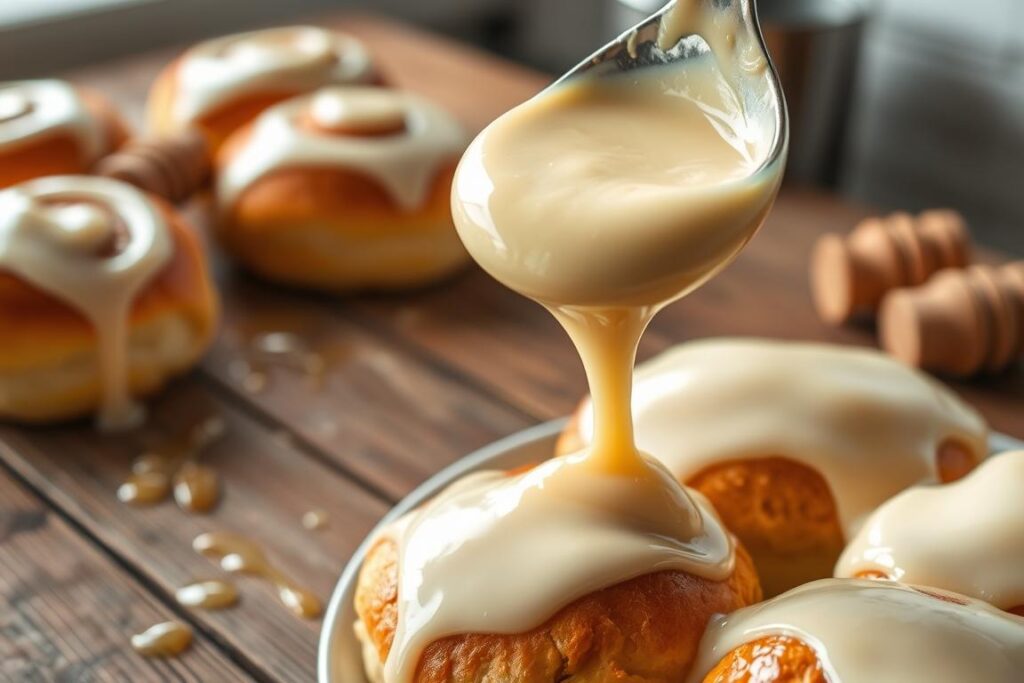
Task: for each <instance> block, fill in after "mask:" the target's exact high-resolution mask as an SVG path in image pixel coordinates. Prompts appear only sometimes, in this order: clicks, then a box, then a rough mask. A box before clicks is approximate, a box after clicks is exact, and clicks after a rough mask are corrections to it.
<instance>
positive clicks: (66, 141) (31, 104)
mask: <svg viewBox="0 0 1024 683" xmlns="http://www.w3.org/2000/svg"><path fill="white" fill-rule="evenodd" d="M127 137H128V129H127V127H126V125H125V123H124V121H123V120H122V119H121V117H120V115H119V114H118V113H117V111H116V110H115V108H114V107H113V105H112V104H111V103H110V102H108V101H107V100H106V99H104V98H103V97H101V96H99V95H97V94H95V93H93V92H90V91H88V90H84V89H82V88H76V87H75V86H73V85H71V84H70V83H66V82H64V81H60V80H56V79H45V80H34V81H8V82H5V83H0V188H4V187H9V186H11V185H14V184H17V183H20V182H22V181H24V180H29V179H31V178H38V177H41V176H46V175H59V174H68V173H86V172H87V171H89V169H90V168H92V166H93V165H94V164H95V163H96V162H97V161H98V160H99V159H100V158H101V157H103V156H104V155H106V154H109V153H110V152H112V151H113V150H115V149H117V148H118V147H120V146H121V144H123V143H124V141H125V140H126V139H127Z"/></svg>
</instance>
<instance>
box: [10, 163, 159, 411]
mask: <svg viewBox="0 0 1024 683" xmlns="http://www.w3.org/2000/svg"><path fill="white" fill-rule="evenodd" d="M122 232H123V234H122ZM173 249H174V244H173V241H172V239H171V236H170V232H169V230H168V227H167V225H166V223H165V221H164V218H163V216H162V215H161V214H160V212H159V211H158V210H157V209H156V207H155V206H153V204H152V203H151V202H150V201H149V200H148V199H147V198H146V196H145V195H143V194H142V193H141V192H139V191H138V190H136V189H135V188H133V187H131V186H129V185H125V184H124V183H120V182H118V181H114V180H108V179H106V178H98V177H85V176H52V177H48V178H40V179H37V180H32V181H29V182H27V183H22V184H21V185H18V186H15V187H13V188H10V189H7V190H4V191H3V192H0V268H2V269H4V270H8V271H11V272H13V273H15V274H16V275H18V276H19V277H20V278H22V279H24V280H25V281H27V282H30V283H32V284H33V285H35V286H36V287H39V288H40V289H42V290H44V291H46V292H48V293H50V294H52V295H53V296H55V297H57V298H58V299H60V300H62V301H64V302H65V303H67V304H68V305H70V306H71V307H73V308H74V309H75V310H77V311H78V312H79V313H81V314H82V316H84V317H85V318H86V320H88V321H89V323H91V325H92V327H93V329H94V331H95V334H96V347H97V357H98V362H99V374H100V382H101V391H102V396H101V401H100V408H99V423H100V426H101V427H102V428H104V429H112V430H113V429H124V428H128V427H131V426H134V425H136V424H138V423H139V421H140V420H141V419H142V417H143V411H142V408H141V407H140V406H138V405H137V404H136V403H135V402H134V401H133V400H132V397H131V394H130V390H129V368H128V329H129V318H130V314H131V306H132V303H133V301H134V300H135V298H136V296H137V295H138V293H139V292H140V291H141V289H142V288H143V287H144V286H145V285H146V284H147V283H148V282H150V281H151V280H152V278H153V277H154V276H155V275H156V274H157V273H158V272H159V271H160V269H161V268H163V267H164V265H166V264H167V262H168V261H169V260H170V259H171V257H172V255H173ZM107 252H113V253H112V254H108V253H107Z"/></svg>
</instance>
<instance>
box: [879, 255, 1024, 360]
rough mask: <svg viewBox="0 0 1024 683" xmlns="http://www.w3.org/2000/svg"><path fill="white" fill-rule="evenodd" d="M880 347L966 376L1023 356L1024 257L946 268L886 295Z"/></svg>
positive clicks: (898, 355)
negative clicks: (923, 281) (996, 263)
mask: <svg viewBox="0 0 1024 683" xmlns="http://www.w3.org/2000/svg"><path fill="white" fill-rule="evenodd" d="M878 332H879V336H880V338H881V342H882V346H883V348H885V350H886V351H888V352H889V353H890V354H891V355H893V356H895V357H896V358H898V359H900V360H901V361H903V362H905V363H907V364H909V365H913V366H915V367H919V368H923V369H925V370H932V371H935V372H941V373H945V374H949V375H954V376H960V377H966V376H969V375H974V374H977V373H979V372H998V371H999V370H1003V369H1005V368H1006V367H1008V366H1009V365H1010V364H1012V363H1013V362H1014V361H1016V360H1017V359H1018V358H1020V357H1021V356H1022V355H1024V261H1018V262H1016V263H1011V264H1008V265H1005V266H1002V267H993V266H971V267H970V268H968V269H966V270H946V271H943V272H941V273H938V274H937V275H935V277H933V278H932V279H931V280H929V281H928V282H927V283H926V284H924V285H922V286H919V287H914V288H907V289H900V290H897V291H894V292H892V293H890V294H888V295H887V296H886V297H885V299H884V301H883V302H882V306H881V309H880V311H879V319H878Z"/></svg>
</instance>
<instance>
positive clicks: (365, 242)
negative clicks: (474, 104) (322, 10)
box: [215, 87, 468, 291]
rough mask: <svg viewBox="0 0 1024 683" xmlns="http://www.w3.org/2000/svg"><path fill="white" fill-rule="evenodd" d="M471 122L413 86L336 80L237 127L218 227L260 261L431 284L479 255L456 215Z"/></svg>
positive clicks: (360, 283)
mask: <svg viewBox="0 0 1024 683" xmlns="http://www.w3.org/2000/svg"><path fill="white" fill-rule="evenodd" d="M465 142H466V138H465V133H464V132H463V130H462V128H461V126H459V124H458V123H456V122H455V120H454V119H452V117H451V116H449V115H448V114H447V113H445V112H444V111H442V110H441V109H439V108H438V107H436V106H434V105H433V104H431V103H429V102H426V101H424V100H423V99H421V98H419V97H416V96H414V95H410V94H408V93H403V92H399V91H396V90H390V89H384V88H374V87H348V88H338V87H334V88H325V89H322V90H320V91H317V92H316V93H313V94H311V95H308V96H304V97H298V98H294V99H292V100H289V101H287V102H283V103H281V104H279V105H277V106H275V107H273V108H271V109H269V110H267V111H266V112H264V113H263V114H262V115H260V117H259V118H258V119H257V120H256V121H255V122H253V124H252V125H251V126H247V127H245V128H243V129H242V130H240V131H238V132H237V133H236V134H235V135H233V136H232V137H231V138H230V140H229V141H228V143H227V144H226V145H225V146H224V148H223V149H222V150H221V152H220V154H219V155H218V157H217V160H216V165H215V166H216V174H217V180H216V182H217V188H216V193H217V203H218V208H219V216H220V217H219V221H218V229H217V234H218V236H219V238H220V240H221V242H222V243H223V244H224V245H225V246H226V247H227V249H228V250H229V251H230V252H231V253H232V254H233V255H234V256H236V257H237V258H238V260H239V261H241V262H242V263H243V264H244V265H245V266H247V267H248V268H250V269H251V270H253V271H254V272H256V273H258V274H259V275H262V276H263V277H266V278H268V279H271V280H275V281H278V282H282V283H286V284H290V285H298V286H302V287H310V288H315V289H323V290H328V291H347V290H352V289H395V288H402V287H411V286H418V285H423V284H426V283H429V282H432V281H435V280H438V279H440V278H443V277H445V276H447V275H450V274H451V273H452V272H454V271H455V270H457V269H459V268H461V267H462V266H463V265H464V264H465V263H466V262H467V260H468V256H467V254H466V251H465V249H464V248H463V246H462V244H461V242H460V241H459V238H458V235H457V234H456V232H455V228H454V226H453V225H452V219H451V210H450V208H449V201H450V194H451V183H452V175H453V173H454V170H455V166H456V164H457V163H458V159H459V157H460V155H461V154H462V151H463V149H464V147H465Z"/></svg>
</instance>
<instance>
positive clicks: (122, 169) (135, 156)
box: [95, 130, 210, 202]
mask: <svg viewBox="0 0 1024 683" xmlns="http://www.w3.org/2000/svg"><path fill="white" fill-rule="evenodd" d="M95 172H96V174H97V175H102V176H106V177H108V178H115V179H117V180H121V181H124V182H126V183H129V184H131V185H135V186H136V187H138V188H140V189H142V190H145V191H147V192H151V193H153V194H156V195H159V196H161V197H164V198H165V199H168V200H170V201H172V202H181V201H184V200H185V199H188V198H189V197H190V196H192V195H193V194H194V193H195V192H196V191H197V190H199V189H200V188H201V187H202V186H203V184H204V183H205V182H206V179H207V178H208V177H209V174H210V153H209V148H208V146H207V143H206V139H205V138H204V137H203V135H202V134H200V133H199V132H198V131H195V130H185V131H182V132H180V133H177V134H174V135H171V136H168V137H162V138H138V139H136V140H132V141H131V142H129V143H128V144H126V145H125V146H124V147H122V148H121V149H120V150H118V151H117V152H115V153H113V154H111V155H109V156H107V157H105V158H103V159H101V160H100V161H99V163H98V164H97V165H96V168H95Z"/></svg>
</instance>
